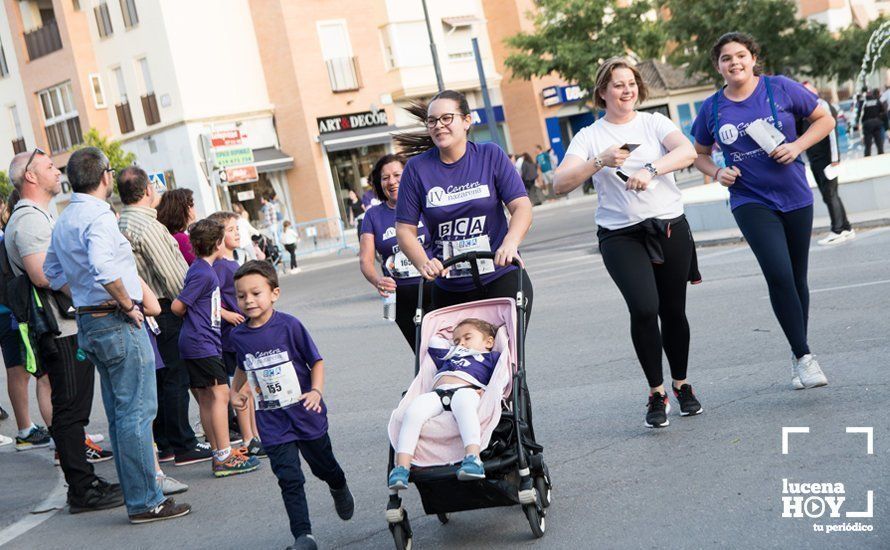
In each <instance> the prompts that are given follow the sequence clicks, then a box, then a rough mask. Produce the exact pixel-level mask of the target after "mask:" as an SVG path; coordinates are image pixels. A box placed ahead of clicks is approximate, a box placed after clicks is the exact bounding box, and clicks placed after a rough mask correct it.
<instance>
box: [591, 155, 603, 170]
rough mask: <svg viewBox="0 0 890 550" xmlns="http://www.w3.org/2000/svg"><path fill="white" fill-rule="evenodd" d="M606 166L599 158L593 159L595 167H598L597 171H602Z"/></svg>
mask: <svg viewBox="0 0 890 550" xmlns="http://www.w3.org/2000/svg"><path fill="white" fill-rule="evenodd" d="M604 164H605V163H604V162H603V159H601V158H599V157H593V165H594V166H596V168H597V170H602V168H603V165H604Z"/></svg>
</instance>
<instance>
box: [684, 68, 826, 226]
mask: <svg viewBox="0 0 890 550" xmlns="http://www.w3.org/2000/svg"><path fill="white" fill-rule="evenodd" d="M768 78H769V82H770V87H771V88H772V92H773V102H774V103H775V106H776V112H777V114H778V117H779V126H780V128H779V129H780V130H781V131H782V133H783V134H785V138H786V142H787V143H790V142H792V141H794V140H796V139H797V137H798V136H797V129H796V124H795V120H796V119H799V118H805V117H808V116H810V115H811V114H812V113H813V110H814V109H815V108H816V107H817V105H818V102H817V98H816V96H815V95H814V94H813V93H812V92H810V91H809V90H807V89H806V88H804V87H803V86H802V85H801V84H798V83H797V82H795V81H793V80H791V79H790V78H787V77H784V76H770V77H768ZM717 94H718V96H719V101H718V103H717V106H718V116H717V118H718V120H719V122H718V125H719V128H718V133H719V135H720V147H721V148H722V149H723V152H724V156H725V157H726V159H727V161H728V162H727V164H730V165H732V166H736V167H737V168H738V169H739V170H740V171H741V173H742V175H741V176H740V177H739V178H737V179H736V180H735V183H734V184H732V185H731V186H730V187H729V204H730V207H731V208H732V209H736V208H738V207H739V206H742V205H743V204H749V203H757V204H762V205H764V206H767V207H769V208H772V209H774V210H780V211H782V212H790V211H791V210H797V209H798V208H803V207H805V206H809V205H811V204H813V192H812V191H811V190H810V186H809V184H808V183H807V177H806V172H805V167H804V165H803V163H801V162H797V161H795V162H792V163H791V164H779V163H778V162H776V161H775V160H773V159H771V158H770V157H769V155H767V154H766V151H764V150H763V149H761V148H760V146H758V145H757V143H756V142H755V141H754V139H752V138H751V137H750V136H748V134H747V133H746V131H745V129H746V128H747V127H748V125H749V124H751V123H752V122H754V121H755V120H757V119H765V120H766V121H767V122H769V123H770V124H773V125H775V124H774V122H773V115H772V110H771V109H770V105H769V99H768V96H767V93H766V77H761V78H760V82H758V83H757V87H756V88H755V89H754V93H752V94H751V95H750V96H749V97H748V98H747V99H745V100H744V101H732V100H731V99H728V98H727V97H726V96H725V95H724V93H723V91H722V90H721V91H719V92H717ZM714 97H715V96H713V95H712V96H711V97H709V98H708V99H706V100H705V101H704V103H702V106H701V107H700V108H699V109H698V116H697V117H696V119H695V122H694V123H693V125H692V135H693V136H694V137H695V141H697V142H698V143H699V144H701V145H705V146H710V145H713V144H714V121H713V120H712V119H713V116H714Z"/></svg>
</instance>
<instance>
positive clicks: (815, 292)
mask: <svg viewBox="0 0 890 550" xmlns="http://www.w3.org/2000/svg"><path fill="white" fill-rule="evenodd" d="M887 283H890V279H881V280H880V281H870V282H867V283H856V284H853V285H842V286H830V287H828V288H817V289H816V290H811V291H810V294H818V293H820V292H831V291H833V290H846V289H848V288H862V287H864V286H875V285H885V284H887ZM760 299H761V300H768V299H769V296H761V297H760Z"/></svg>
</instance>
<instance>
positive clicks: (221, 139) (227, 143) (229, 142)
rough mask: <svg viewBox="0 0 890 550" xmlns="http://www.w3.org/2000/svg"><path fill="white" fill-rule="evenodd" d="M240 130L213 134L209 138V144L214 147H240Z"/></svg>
mask: <svg viewBox="0 0 890 550" xmlns="http://www.w3.org/2000/svg"><path fill="white" fill-rule="evenodd" d="M241 137H242V136H241V130H224V131H221V132H213V134H211V136H210V144H211V146H213V147H214V148H216V147H233V146H236V145H241Z"/></svg>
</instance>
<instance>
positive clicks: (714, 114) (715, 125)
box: [711, 88, 732, 168]
mask: <svg viewBox="0 0 890 550" xmlns="http://www.w3.org/2000/svg"><path fill="white" fill-rule="evenodd" d="M722 92H723V89H722V88H721V89H720V90H717V91H716V92H714V95H712V96H711V108H712V109H711V124H712V126H711V133H713V134H714V143H716V144H717V145H719V146H720V152H721V153H723V162H724V163H725V164H726V166H727V168H728V167H730V166H732V160H731V157H730V156H729V155H728V154H726V147H724V146H723V142H721V141H720V106H719V101H720V94H721V93H722Z"/></svg>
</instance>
